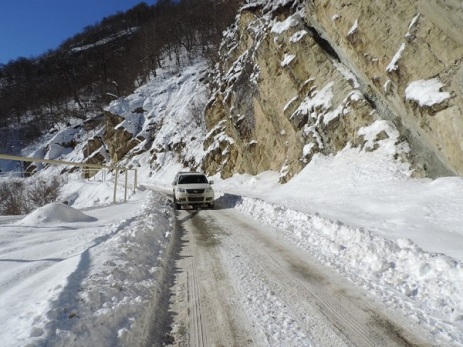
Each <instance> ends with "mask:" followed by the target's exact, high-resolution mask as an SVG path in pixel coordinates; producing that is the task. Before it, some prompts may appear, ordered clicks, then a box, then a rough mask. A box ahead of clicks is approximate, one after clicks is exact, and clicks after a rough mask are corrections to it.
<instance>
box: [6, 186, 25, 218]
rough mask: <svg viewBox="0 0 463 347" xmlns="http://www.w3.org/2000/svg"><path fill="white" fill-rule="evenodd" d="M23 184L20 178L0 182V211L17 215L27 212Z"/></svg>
mask: <svg viewBox="0 0 463 347" xmlns="http://www.w3.org/2000/svg"><path fill="white" fill-rule="evenodd" d="M24 192H25V185H24V182H23V181H21V180H9V181H4V182H1V183H0V197H1V199H0V213H1V214H3V215H18V214H24V213H26V212H27V206H26V199H24V195H25V194H24Z"/></svg>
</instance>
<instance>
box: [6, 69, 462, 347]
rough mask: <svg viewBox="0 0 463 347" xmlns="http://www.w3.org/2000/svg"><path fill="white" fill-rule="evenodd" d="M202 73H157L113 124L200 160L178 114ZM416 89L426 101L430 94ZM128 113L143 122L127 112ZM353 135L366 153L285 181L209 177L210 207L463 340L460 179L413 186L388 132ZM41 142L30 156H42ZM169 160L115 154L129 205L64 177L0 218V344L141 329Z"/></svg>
mask: <svg viewBox="0 0 463 347" xmlns="http://www.w3.org/2000/svg"><path fill="white" fill-rule="evenodd" d="M204 67H205V65H204V63H198V64H193V66H190V67H188V68H185V69H184V70H182V71H180V72H177V71H175V72H174V71H167V70H166V71H159V74H158V76H157V77H156V78H153V79H152V80H151V81H150V82H149V83H148V84H147V85H145V86H142V87H140V88H139V89H138V90H136V91H135V93H134V94H132V95H130V96H128V97H127V98H123V99H120V100H117V101H114V102H113V103H112V104H111V105H110V106H109V109H110V110H111V111H112V112H114V113H117V114H119V115H121V116H123V117H124V119H125V120H124V122H123V124H121V125H120V126H124V127H126V128H127V129H129V130H131V131H134V132H140V133H144V134H148V129H149V127H150V126H153V124H157V125H159V130H158V133H157V134H158V135H157V137H156V138H155V139H151V140H152V146H153V147H152V148H159V147H160V148H165V149H167V148H168V147H169V146H170V145H172V143H173V141H174V139H172V137H173V135H172V134H177V135H175V136H177V137H178V138H179V139H184V140H185V141H186V146H185V150H184V152H182V155H183V156H184V158H188V160H196V161H198V160H200V159H201V157H202V156H203V155H204V153H205V151H204V150H203V149H202V147H201V145H200V140H199V139H200V138H201V136H204V135H205V134H204V133H203V131H204V129H200V127H201V124H197V127H196V126H192V124H196V123H195V120H194V118H191V117H193V116H192V115H191V112H189V107H190V106H191V103H192V102H193V101H194V98H195V97H196V98H197V97H200V98H204V97H205V88H204V87H201V83H200V82H199V81H200V79H201V75H202V71H204ZM434 86H435V84H434ZM439 88H440V87H439ZM330 90H331V85H330V84H327V85H326V86H325V87H324V88H323V89H322V90H321V91H320V92H319V93H318V94H316V95H314V96H313V98H312V99H307V100H305V105H306V108H304V110H301V112H302V111H304V112H309V109H310V106H311V105H312V103H316V104H317V105H322V106H329V100H330V98H329V97H328V96H329V95H330ZM421 93H423V94H430V95H428V97H430V98H431V99H434V96H435V94H436V89H435V88H424V89H421ZM412 95H415V94H414V93H412ZM421 97H422V98H424V97H425V95H422V96H421ZM140 106H141V107H143V109H144V114H145V117H143V118H141V117H140V115H139V114H134V113H133V112H132V111H133V109H134V108H137V107H140ZM379 131H386V132H388V134H389V135H390V136H389V138H388V139H385V140H383V141H379V142H378V143H379V145H380V147H379V148H378V149H377V150H375V151H371V149H370V150H369V149H368V141H370V140H372V139H373V137H372V136H373V135H374V134H377V133H378V132H379ZM362 134H363V136H364V137H365V140H366V141H367V145H366V147H365V149H364V150H360V149H357V148H351V147H350V146H347V147H346V148H345V149H344V150H343V151H341V152H339V153H338V154H337V155H335V156H322V155H316V156H314V158H313V159H312V161H311V162H310V163H309V164H308V165H307V166H306V167H305V168H304V170H303V171H302V172H301V173H300V174H298V175H297V176H295V177H294V178H293V179H292V180H291V181H290V182H289V183H287V184H284V185H282V184H279V183H278V179H279V174H280V173H279V172H264V173H261V174H259V175H257V176H249V175H235V176H234V177H232V178H230V179H227V180H222V179H221V178H220V177H218V176H217V177H212V179H213V180H214V181H215V185H214V187H215V190H216V196H217V206H219V207H226V208H235V209H237V210H239V211H241V212H243V213H244V214H247V215H249V216H250V217H252V218H254V219H255V220H257V221H259V222H260V223H262V224H265V225H268V226H269V227H268V232H269V233H278V234H280V235H282V236H283V237H285V238H286V239H287V240H289V241H290V242H292V243H293V244H294V245H296V246H297V247H300V249H302V250H304V251H306V252H309V253H310V254H312V255H313V256H314V257H316V258H317V259H318V260H319V261H320V262H321V263H322V264H325V265H326V266H329V267H331V268H334V269H336V270H337V271H338V272H339V273H341V274H342V275H344V276H345V277H346V278H348V279H349V280H351V281H352V282H353V283H355V284H357V285H358V286H361V287H363V288H364V289H365V290H367V291H368V292H370V293H371V295H373V296H374V297H375V298H377V299H378V300H381V301H382V302H384V304H385V305H387V306H388V307H391V308H393V309H395V310H398V311H400V312H402V314H403V315H404V316H406V317H409V319H410V320H412V321H414V322H415V323H416V324H418V325H421V326H423V327H424V328H425V329H427V330H428V331H429V332H430V333H431V334H432V335H433V336H434V337H435V339H436V340H435V341H436V343H439V344H445V343H447V344H452V345H463V302H462V300H461V293H462V292H463V267H462V262H463V215H462V213H461V211H462V210H463V194H462V192H463V178H461V177H443V178H439V179H436V180H431V179H416V178H413V177H412V172H411V171H410V168H409V167H408V165H406V164H404V163H401V162H399V161H396V160H395V159H394V154H395V151H396V150H397V148H396V147H395V145H394V144H393V143H392V142H394V139H395V137H394V136H393V135H394V134H393V129H391V128H389V124H388V123H387V122H377V123H374V124H372V125H371V126H370V127H366V128H364V129H363V130H362ZM63 135H64V134H61V135H60V136H63ZM67 135H69V134H67ZM222 135H223V134H218V135H217V136H219V137H220V136H222ZM57 136H58V135H57ZM76 136H82V135H81V134H76ZM216 140H217V141H216V142H214V143H213V144H212V145H211V146H214V145H216V144H217V143H218V142H219V141H220V139H216ZM147 143H149V139H147V140H146V142H144V143H141V144H140V147H139V148H141V146H144V145H146V144H147ZM47 144H48V143H44V144H43V146H42V147H38V148H34V149H29V150H30V153H39V152H41V153H42V154H43V156H46V155H49V153H48V152H47V150H46V149H45V148H48V150H50V147H49V146H47ZM139 148H135V151H137V150H139ZM81 149H82V148H81V147H79V148H77V149H76V151H74V152H69V151H68V150H66V149H65V148H62V149H61V150H62V151H61V152H60V153H58V152H57V150H58V148H53V149H51V150H53V151H54V152H53V154H52V155H51V157H62V158H63V159H65V160H68V161H73V160H75V161H77V160H79V159H80V158H81V153H82V152H81ZM403 150H404V151H406V148H403ZM169 153H171V154H169ZM161 154H162V155H161ZM177 155H178V154H175V153H172V152H169V151H167V150H166V151H165V152H161V153H160V154H159V155H158V156H157V158H156V160H153V158H152V157H151V153H150V152H149V151H146V152H144V153H143V154H139V155H134V156H133V158H132V159H130V160H128V159H127V160H125V161H124V164H126V165H133V167H135V168H137V169H138V187H137V190H136V191H135V192H133V191H132V190H130V194H129V197H128V201H127V202H124V201H123V195H124V194H123V193H122V191H121V189H122V186H119V188H118V189H119V191H118V194H117V203H116V204H113V203H112V197H113V191H114V185H113V184H112V180H113V179H114V177H112V176H111V175H110V174H108V176H107V177H106V178H105V179H103V177H101V178H100V177H97V179H95V180H89V181H87V180H83V179H81V178H79V176H78V174H69V175H68V176H67V178H66V180H67V183H66V184H65V185H64V187H63V189H62V192H61V196H60V199H59V201H60V202H58V203H55V204H51V205H47V206H44V207H42V208H39V209H37V210H35V211H33V212H32V213H30V214H29V215H26V216H2V217H0V235H1V240H2V241H1V242H0V307H1V310H0V319H1V320H2V321H3V325H2V329H1V330H0V340H1V341H2V345H3V346H18V345H23V346H25V345H30V346H46V345H53V344H54V343H57V344H62V345H65V344H66V343H67V342H69V343H71V342H72V341H78V343H79V344H81V345H89V346H90V345H129V344H130V343H133V342H134V341H135V340H134V339H136V338H137V336H138V335H137V334H141V333H142V332H144V331H145V330H144V328H145V325H146V324H147V323H146V321H145V318H146V317H149V316H150V315H151V314H153V312H155V309H156V303H157V300H158V299H159V298H158V296H159V293H160V288H159V286H160V285H161V283H162V281H163V279H164V276H165V268H166V267H165V264H166V262H167V261H168V259H169V257H171V256H172V244H173V242H174V239H175V238H174V237H173V235H175V232H176V228H175V225H176V222H175V212H174V209H173V207H172V206H171V202H170V200H169V198H168V197H167V195H165V193H164V192H165V191H166V189H169V190H170V182H171V181H172V178H173V177H174V175H175V173H176V172H177V171H180V170H182V169H183V165H182V164H180V163H179V161H178V156H177ZM0 162H1V161H0ZM0 164H1V163H0ZM1 165H2V167H4V168H5V167H7V165H6V164H1ZM8 165H9V163H8ZM8 167H11V166H8ZM57 170H58V168H52V167H50V168H48V169H47V170H43V171H42V172H41V175H44V176H46V175H53V174H55V173H56V172H57ZM42 177H43V176H42ZM2 179H3V180H8V179H9V178H8V177H7V178H2ZM120 179H121V181H123V178H120ZM64 202H66V204H64ZM256 247H258V245H256ZM269 304H270V303H269ZM264 305H265V303H264ZM258 314H259V312H256V315H258ZM286 328H287V327H285V326H276V325H274V326H272V327H271V329H275V331H274V334H273V335H274V336H284V333H285V329H286ZM288 329H289V328H288ZM277 330H278V331H277Z"/></svg>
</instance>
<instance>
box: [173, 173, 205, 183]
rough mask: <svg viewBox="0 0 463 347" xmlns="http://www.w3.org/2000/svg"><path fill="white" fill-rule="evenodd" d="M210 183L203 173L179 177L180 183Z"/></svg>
mask: <svg viewBox="0 0 463 347" xmlns="http://www.w3.org/2000/svg"><path fill="white" fill-rule="evenodd" d="M192 183H208V182H207V178H206V176H203V175H183V176H180V177H179V178H178V184H192Z"/></svg>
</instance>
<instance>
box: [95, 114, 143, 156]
mask: <svg viewBox="0 0 463 347" xmlns="http://www.w3.org/2000/svg"><path fill="white" fill-rule="evenodd" d="M105 121H106V127H105V133H104V142H105V143H106V145H107V146H108V151H109V156H110V158H111V160H112V161H113V162H114V163H118V162H119V161H120V160H121V159H122V158H124V156H125V155H126V154H127V153H129V151H130V150H131V149H133V148H134V147H136V146H137V145H138V144H139V143H140V140H139V139H137V138H134V137H133V134H131V133H129V132H128V131H127V130H126V129H125V128H124V127H117V125H118V124H120V123H122V122H123V121H124V118H123V117H121V116H118V115H115V114H112V113H111V112H107V111H106V112H105Z"/></svg>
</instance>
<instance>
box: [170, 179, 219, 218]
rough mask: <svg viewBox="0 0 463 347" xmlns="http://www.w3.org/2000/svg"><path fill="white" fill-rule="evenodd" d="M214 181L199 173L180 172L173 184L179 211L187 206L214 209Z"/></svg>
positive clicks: (175, 201) (175, 202)
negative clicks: (212, 185)
mask: <svg viewBox="0 0 463 347" xmlns="http://www.w3.org/2000/svg"><path fill="white" fill-rule="evenodd" d="M213 183H214V182H213V181H208V179H207V177H206V176H205V175H204V174H202V173H199V172H179V173H178V174H177V175H176V176H175V179H174V182H173V183H172V188H173V191H174V204H175V208H176V209H177V210H180V208H182V207H185V206H187V205H192V206H194V205H196V206H208V207H209V208H214V190H213V189H212V187H211V184H213Z"/></svg>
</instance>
